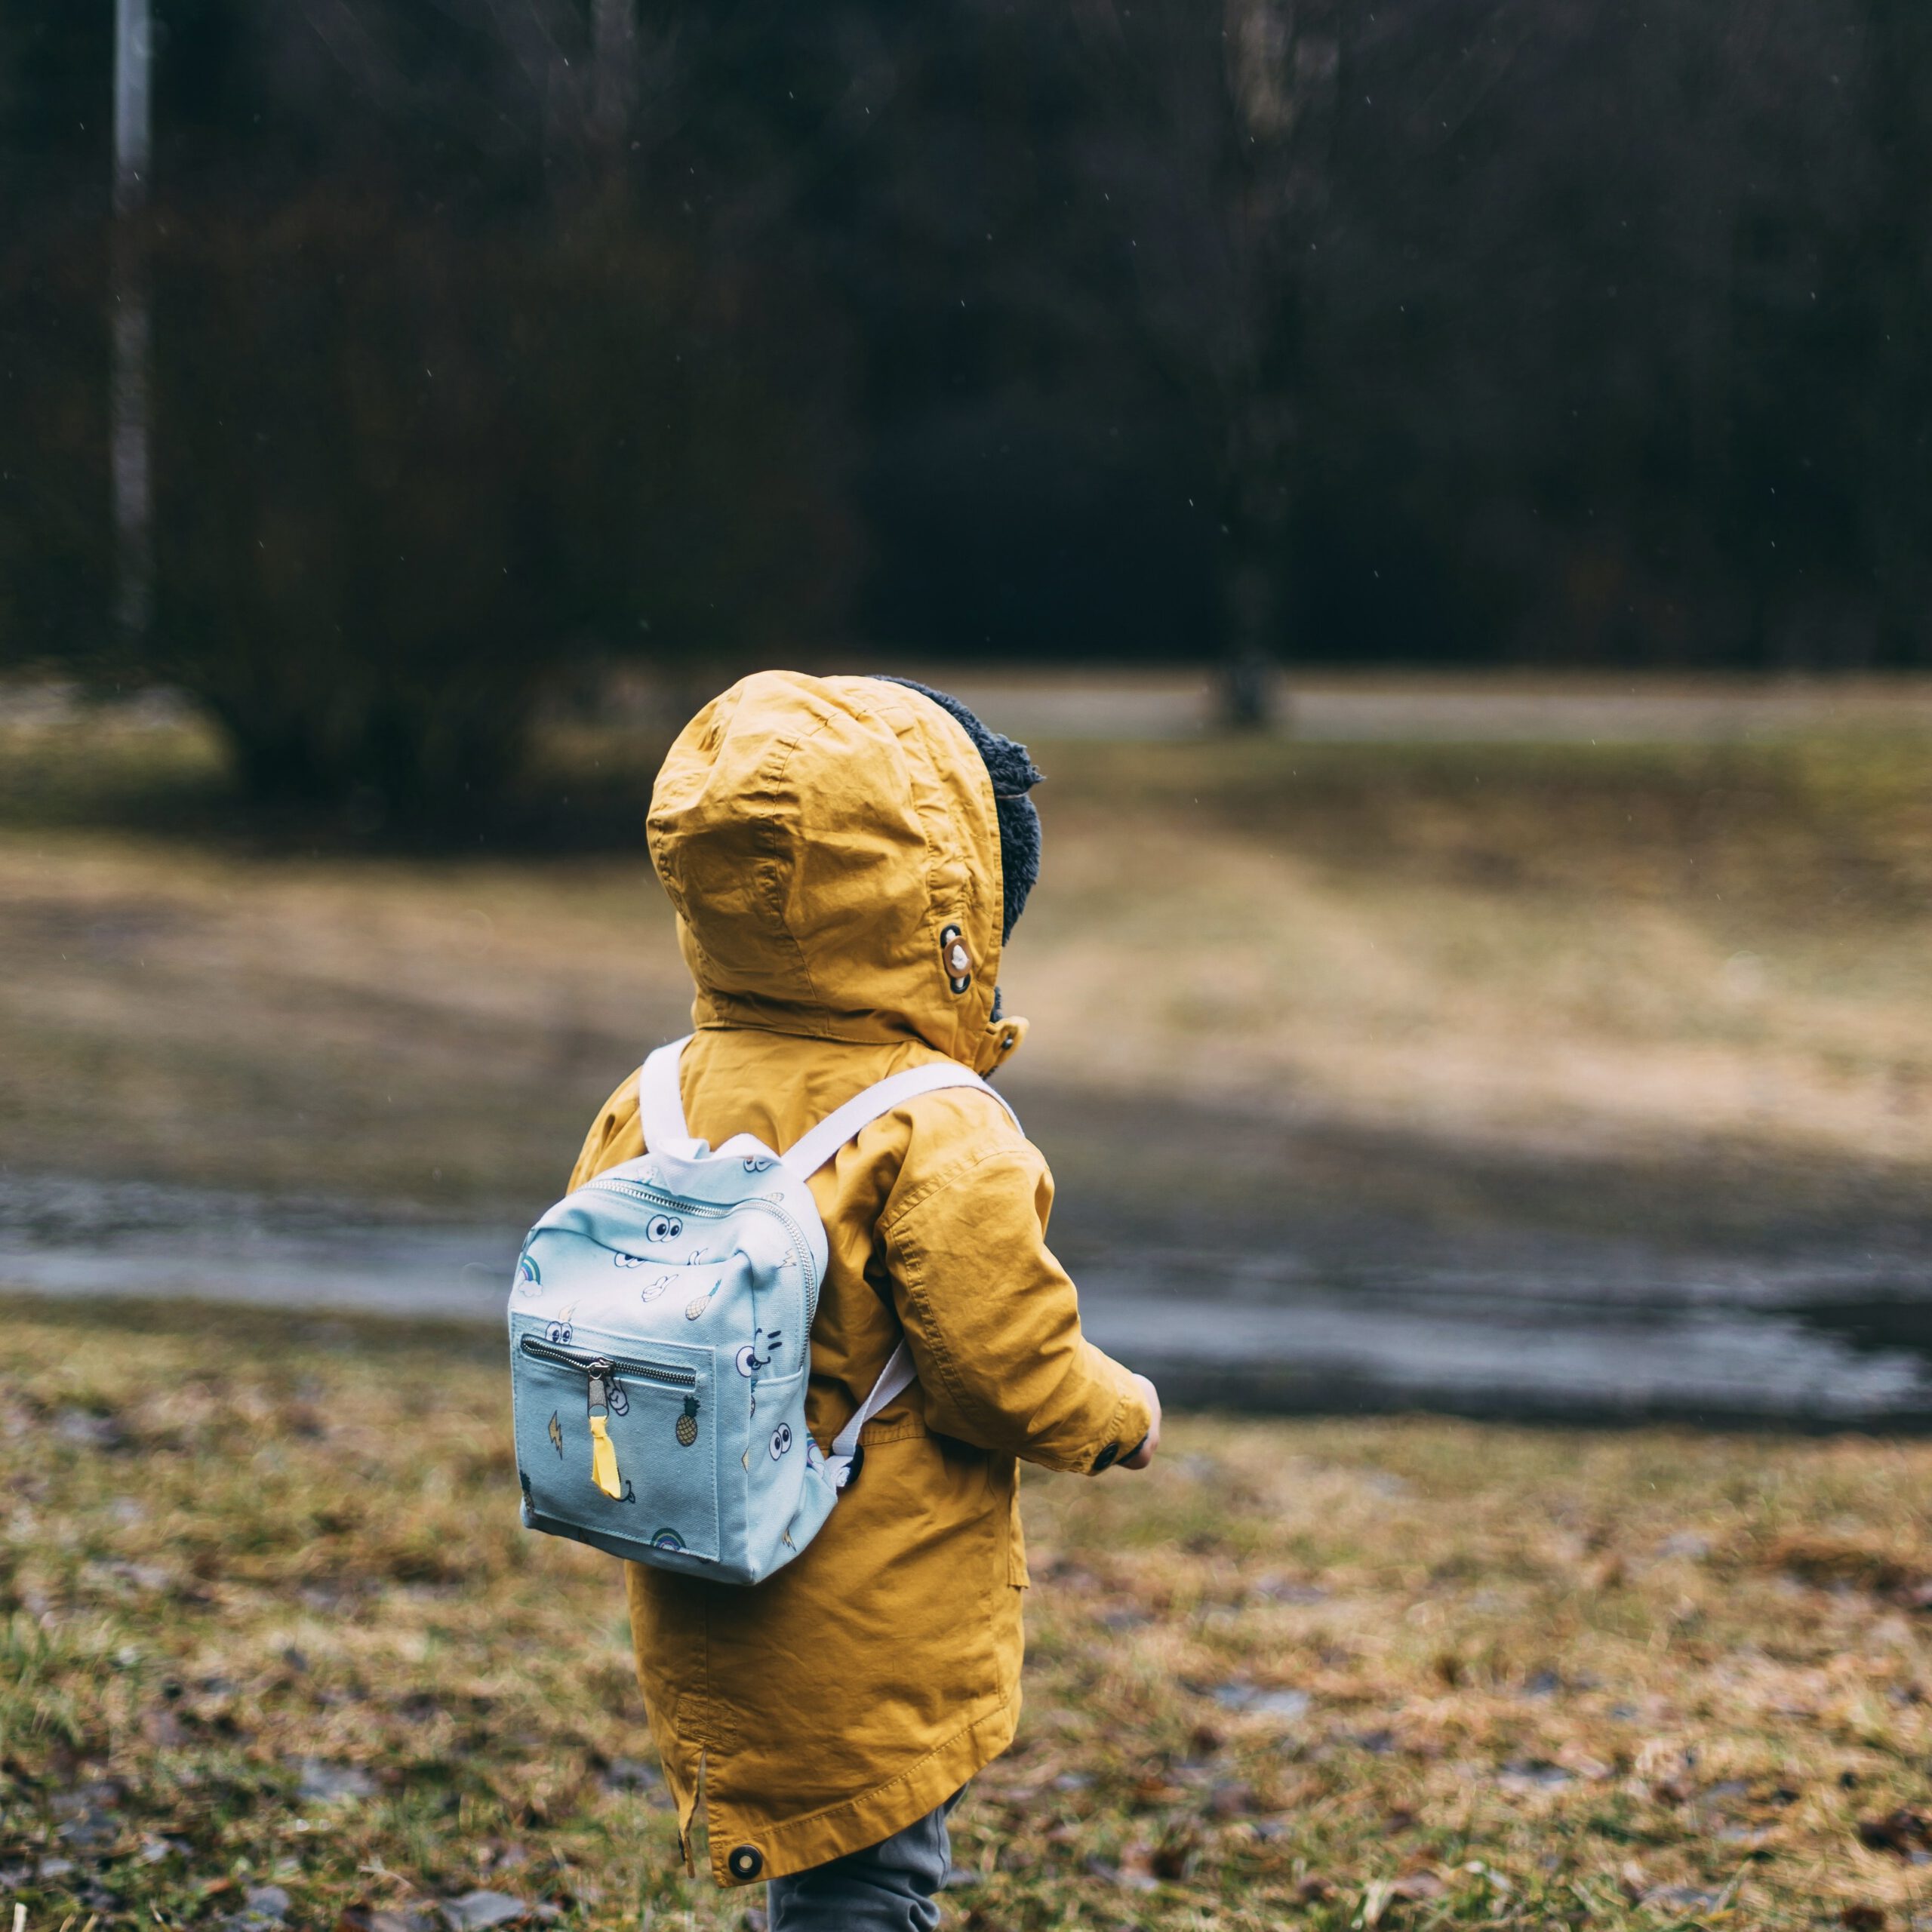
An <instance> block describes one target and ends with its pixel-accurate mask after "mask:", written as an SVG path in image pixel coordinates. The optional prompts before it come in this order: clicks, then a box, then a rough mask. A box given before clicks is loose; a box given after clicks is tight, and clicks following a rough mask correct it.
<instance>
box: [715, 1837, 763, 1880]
mask: <svg viewBox="0 0 1932 1932" xmlns="http://www.w3.org/2000/svg"><path fill="white" fill-rule="evenodd" d="M724 1863H725V1864H726V1865H727V1866H729V1867H730V1869H731V1876H732V1877H733V1878H756V1877H757V1876H758V1874H759V1873H760V1872H762V1871H763V1870H764V1853H763V1852H761V1851H760V1850H758V1847H757V1846H756V1845H755V1844H737V1845H734V1846H733V1847H731V1856H730V1857H728V1858H727V1859H726V1860H725V1861H724Z"/></svg>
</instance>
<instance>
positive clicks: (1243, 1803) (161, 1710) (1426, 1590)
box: [0, 1304, 1932, 1932]
mask: <svg viewBox="0 0 1932 1932" xmlns="http://www.w3.org/2000/svg"><path fill="white" fill-rule="evenodd" d="M503 1397H504V1377H503V1368H502V1365H501V1364H500V1362H499V1361H497V1359H496V1344H495V1343H494V1338H487V1337H486V1338H478V1337H476V1336H475V1335H474V1334H469V1333H467V1332H465V1331H458V1330H442V1331H438V1330H437V1329H435V1328H432V1327H426V1326H423V1327H377V1326H374V1325H370V1326H361V1327H358V1326H355V1325H352V1324H346V1323H343V1322H329V1323H327V1324H318V1323H315V1322H312V1321H308V1322H305V1321H300V1320H297V1321H288V1320H286V1319H276V1318H271V1317H269V1316H267V1315H237V1314H235V1313H234V1312H223V1313H220V1314H218V1315H217V1314H208V1313H198V1312H195V1311H193V1310H183V1309H177V1310H174V1311H172V1312H167V1311H162V1310H159V1309H152V1308H143V1309H132V1310H125V1311H122V1312H118V1313H116V1312H113V1311H109V1310H103V1309H95V1310H92V1311H90V1312H85V1313H79V1312H64V1313H63V1312H49V1311H48V1310H47V1309H44V1308H38V1307H35V1306H32V1305H31V1304H14V1305H11V1306H8V1307H6V1309H5V1321H4V1324H0V1441H4V1442H5V1484H6V1495H7V1505H6V1507H7V1512H8V1513H7V1516H6V1519H5V1538H4V1542H0V1595H3V1596H4V1602H5V1611H6V1617H5V1626H4V1628H5V1637H4V1641H5V1667H4V1669H0V1900H6V1899H11V1900H12V1901H13V1902H14V1903H17V1905H18V1906H19V1907H20V1909H21V1912H22V1914H23V1916H22V1917H20V1918H17V1919H16V1920H15V1921H14V1923H15V1924H20V1925H23V1926H24V1927H26V1932H57V1928H58V1927H60V1926H62V1925H63V1924H64V1925H67V1926H69V1927H70V1928H75V1927H82V1926H85V1925H86V1924H95V1925H96V1926H97V1927H101V1928H106V1927H123V1926H125V1927H134V1926H135V1925H137V1924H139V1925H153V1924H160V1925H172V1924H228V1925H232V1926H234V1927H238V1928H241V1927H267V1926H269V1925H270V1924H273V1923H274V1922H275V1921H285V1922H286V1923H288V1924H291V1925H294V1926H303V1927H309V1926H314V1927H331V1926H334V1927H341V1928H344V1932H351V1929H352V1928H368V1932H411V1928H423V1932H426V1928H428V1927H431V1926H432V1925H435V1924H438V1923H440V1922H441V1921H439V1920H438V1918H436V1916H435V1908H436V1905H437V1902H438V1901H439V1900H461V1899H463V1898H465V1897H467V1896H468V1895H469V1894H474V1893H478V1892H488V1893H494V1894H501V1895H503V1897H505V1898H506V1899H508V1900H513V1901H515V1909H517V1910H518V1911H522V1912H528V1913H530V1914H531V1915H534V1916H535V1917H536V1918H538V1919H540V1920H543V1921H548V1922H552V1923H555V1924H561V1925H567V1926H585V1927H592V1926H608V1927H617V1926H620V1925H635V1924H638V1923H640V1922H641V1923H643V1924H646V1925H657V1926H666V1927H669V1926H680V1927H693V1928H696V1927H712V1926H718V1927H733V1926H739V1925H744V1924H755V1921H751V1920H748V1919H747V1918H746V1917H745V1915H746V1912H748V1911H750V1910H753V1909H755V1908H756V1907H758V1906H759V1905H760V1904H761V1898H760V1897H759V1895H758V1894H756V1893H755V1892H752V1893H743V1892H741V1893H737V1894H730V1895H720V1894H716V1893H715V1892H714V1891H713V1890H712V1888H711V1887H710V1885H709V1881H708V1880H706V1881H702V1882H700V1881H694V1880H691V1879H688V1878H686V1877H685V1876H684V1875H682V1873H681V1870H680V1869H679V1868H678V1863H677V1860H676V1857H675V1838H674V1832H673V1829H672V1821H671V1818H670V1816H669V1812H668V1810H667V1808H666V1805H665V1803H664V1801H663V1794H662V1790H661V1787H660V1785H659V1784H658V1783H657V1777H656V1774H655V1772H654V1769H653V1767H651V1764H650V1762H649V1760H650V1758H651V1752H650V1749H649V1746H648V1740H647V1739H646V1737H645V1732H644V1730H643V1727H642V1724H641V1718H640V1713H639V1709H638V1701H637V1697H636V1693H635V1689H634V1687H633V1685H632V1681H631V1677H630V1672H629V1660H628V1654H627V1651H626V1644H625V1639H624V1635H623V1624H622V1606H621V1598H620V1592H619V1590H618V1588H617V1579H616V1575H615V1566H614V1565H613V1564H611V1563H610V1562H609V1561H608V1560H607V1559H605V1558H601V1557H598V1556H597V1555H595V1554H593V1553H592V1552H587V1551H584V1550H582V1549H577V1548H576V1547H574V1546H566V1545H564V1544H561V1543H556V1542H553V1541H551V1540H547V1539H540V1538H537V1537H532V1536H530V1535H528V1534H526V1533H525V1532H523V1531H521V1530H519V1529H518V1527H516V1523H515V1512H516V1485H515V1477H514V1475H513V1472H512V1465H511V1461H510V1455H509V1443H508V1441H507V1435H506V1428H505V1425H504V1417H503V1407H504V1403H503ZM1928 1494H1932V1447H1927V1446H1924V1445H1911V1446H1901V1445H1895V1444H1880V1443H1874V1442H1870V1441H1851V1440H1846V1441H1832V1442H1817V1441H1782V1442H1780V1441H1762V1440H1730V1439H1724V1438H1713V1437H1708V1436H1703V1437H1699V1436H1687V1435H1666V1434H1660V1433H1654V1432H1653V1433H1633V1434H1623V1435H1592V1434H1584V1433H1562V1434H1548V1433H1539V1432H1531V1431H1510V1430H1501V1429H1478V1428H1475V1427H1472V1426H1463V1425H1458V1424H1453V1423H1422V1422H1415V1423H1367V1424H1364V1423H1346V1424H1343V1423H1224V1422H1218V1421H1214V1420H1207V1419H1201V1418H1196V1419H1192V1420H1183V1421H1180V1422H1179V1423H1177V1424H1176V1425H1175V1426H1174V1430H1173V1434H1172V1440H1171V1445H1170V1450H1169V1453H1168V1454H1165V1455H1164V1457H1163V1458H1162V1459H1161V1462H1160V1463H1159V1464H1158V1466H1157V1467H1156V1469H1155V1471H1154V1472H1152V1474H1151V1475H1149V1476H1147V1477H1146V1478H1133V1477H1129V1476H1127V1475H1109V1476H1108V1477H1106V1478H1103V1479H1100V1480H1099V1481H1091V1482H1088V1481H1076V1480H1072V1479H1066V1478H1033V1479H1030V1480H1029V1486H1028V1487H1027V1490H1026V1515H1027V1521H1028V1525H1029V1538H1030V1542H1031V1547H1032V1558H1033V1570H1034V1574H1035V1579H1036V1587H1035V1590H1034V1591H1033V1593H1032V1603H1031V1605H1030V1615H1031V1622H1032V1652H1031V1660H1030V1662H1029V1668H1028V1678H1027V1687H1026V1697H1027V1716H1026V1722H1025V1724H1024V1726H1023V1732H1022V1741H1021V1743H1020V1746H1018V1748H1017V1749H1015V1750H1014V1752H1013V1753H1012V1754H1011V1755H1009V1756H1008V1758H1005V1759H1004V1760H1003V1761H1001V1762H1000V1763H999V1764H997V1765H996V1766H995V1767H992V1769H991V1770H989V1772H988V1773H987V1774H986V1776H985V1777H983V1779H982V1780H980V1781H979V1782H978V1783H977V1785H976V1786H975V1787H974V1792H973V1795H972V1796H971V1798H969V1800H968V1803H967V1804H966V1805H965V1807H964V1809H963V1810H962V1811H961V1814H960V1817H959V1819H958V1824H957V1826H956V1830H955V1856H956V1858H957V1861H958V1864H959V1866H961V1883H960V1884H959V1886H958V1889H956V1890H951V1891H949V1894H948V1904H949V1911H950V1913H951V1916H952V1923H953V1924H955V1925H958V1926H962V1927H967V1928H971V1929H972V1932H995V1928H1001V1927H1006V1928H1013V1929H1014V1932H1019V1928H1029V1932H1031V1928H1045V1927H1075V1926H1080V1927H1097V1928H1110V1927H1121V1926H1133V1927H1174V1928H1183V1927H1189V1928H1201V1927H1220V1928H1229V1932H1236V1929H1237V1928H1250V1927H1253V1928H1260V1927H1274V1926H1279V1925H1282V1924H1296V1925H1303V1926H1306V1927H1310V1928H1315V1929H1316V1932H1343V1928H1361V1927H1374V1926H1377V1925H1380V1926H1384V1927H1417V1928H1423V1927H1438V1926H1439V1927H1447V1926H1453V1925H1483V1926H1488V1927H1553V1926H1563V1927H1581V1926H1584V1925H1589V1926H1592V1927H1632V1928H1635V1927H1644V1928H1657V1927H1666V1926H1674V1925H1711V1926H1721V1927H1729V1926H1739V1927H1746V1926H1749V1927H1813V1926H1817V1925H1820V1924H1837V1925H1842V1926H1844V1927H1851V1928H1854V1932H1856V1928H1875V1927H1888V1926H1889V1927H1901V1928H1903V1927H1908V1926H1911V1925H1923V1924H1927V1923H1928V1922H1932V1859H1929V1858H1928V1847H1932V1820H1928V1815H1927V1772H1926V1764H1927V1757H1928V1753H1932V1624H1928V1621H1927V1614H1926V1607H1927V1604H1928V1603H1932V1516H1928V1513H1927V1507H1926V1498H1927V1495H1928ZM468 1909H469V1911H470V1912H476V1911H477V1910H478V1907H477V1906H476V1905H475V1903H474V1902H473V1901H472V1904H471V1906H469V1908H468ZM500 1909H502V1910H503V1911H505V1912H509V1911H510V1910H511V1909H512V1907H511V1906H507V1905H506V1906H501V1907H500ZM640 1915H641V1916H640ZM459 1922H460V1921H459Z"/></svg>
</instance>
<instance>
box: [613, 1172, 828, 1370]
mask: <svg viewBox="0 0 1932 1932" xmlns="http://www.w3.org/2000/svg"><path fill="white" fill-rule="evenodd" d="M593 1189H595V1190H596V1191H597V1192H600V1193H604V1194H623V1195H629V1197H630V1198H632V1199H633V1200H635V1201H648V1203H649V1204H651V1206H652V1207H674V1208H675V1209H676V1210H677V1211H678V1213H679V1214H696V1215H697V1216H699V1217H700V1218H703V1219H706V1220H713V1221H721V1220H724V1217H726V1216H727V1215H729V1214H736V1213H737V1211H738V1210H739V1209H740V1207H756V1208H759V1209H761V1210H762V1211H764V1213H766V1214H775V1215H776V1216H777V1217H778V1222H779V1225H780V1226H781V1227H783V1229H784V1230H785V1236H786V1239H787V1240H788V1241H790V1243H791V1244H792V1254H795V1256H796V1257H798V1267H799V1269H800V1272H801V1273H802V1274H803V1275H804V1278H805V1328H806V1331H807V1333H808V1334H809V1333H810V1332H811V1325H812V1323H813V1321H814V1319H815V1318H816V1317H817V1314H818V1270H817V1268H815V1267H814V1266H813V1264H812V1251H811V1247H809V1246H808V1244H807V1243H806V1241H805V1238H804V1235H803V1234H802V1233H801V1232H800V1230H799V1227H798V1223H797V1221H796V1220H794V1219H793V1218H792V1216H791V1215H789V1214H787V1213H786V1211H785V1210H784V1209H783V1208H782V1207H780V1206H779V1205H778V1204H777V1202H776V1201H765V1200H762V1199H761V1198H759V1197H758V1195H752V1196H751V1197H750V1198H748V1199H746V1200H743V1201H734V1202H733V1203H732V1204H731V1206H730V1207H717V1206H715V1205H714V1204H712V1202H710V1201H686V1200H685V1199H683V1198H681V1197H680V1196H679V1195H675V1194H666V1192H664V1191H663V1189H662V1188H656V1187H646V1186H644V1185H643V1184H642V1183H641V1182H638V1181H634V1180H616V1179H614V1178H613V1177H611V1176H609V1175H607V1174H600V1175H598V1177H597V1178H596V1179H595V1180H587V1181H586V1182H585V1183H584V1184H583V1192H585V1193H586V1194H588V1193H589V1192H592V1190H593Z"/></svg>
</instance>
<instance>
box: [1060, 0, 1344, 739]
mask: <svg viewBox="0 0 1932 1932" xmlns="http://www.w3.org/2000/svg"><path fill="white" fill-rule="evenodd" d="M1338 14H1339V0H1223V4H1222V5H1221V7H1220V9H1219V11H1218V12H1217V11H1216V10H1214V9H1212V8H1202V7H1200V6H1199V5H1195V4H1192V0H1143V5H1140V6H1137V7H1134V8H1128V7H1127V6H1125V5H1115V4H1113V0H1095V4H1093V5H1090V6H1088V8H1087V9H1086V10H1085V11H1084V12H1083V13H1082V14H1081V16H1080V25H1081V35H1082V40H1083V43H1084V48H1085V51H1086V54H1087V57H1088V72H1089V73H1090V75H1091V76H1092V78H1093V80H1094V93H1095V97H1096V106H1095V121H1096V125H1098V126H1100V127H1103V128H1106V127H1108V126H1109V124H1111V125H1112V132H1111V133H1110V134H1103V135H1102V136H1101V137H1100V139H1099V140H1098V141H1097V143H1095V144H1094V147H1093V149H1092V150H1091V153H1092V160H1093V163H1094V171H1095V173H1096V174H1097V175H1098V177H1100V179H1101V180H1103V181H1105V182H1106V183H1109V184H1110V185H1109V186H1107V188H1106V190H1105V192H1106V195H1107V198H1108V201H1109V204H1113V203H1114V202H1115V196H1116V195H1118V198H1119V200H1118V208H1117V211H1118V214H1119V215H1120V217H1121V220H1122V223H1123V225H1124V228H1125V230H1126V241H1127V245H1128V251H1129V253H1130V256H1131V261H1132V264H1133V268H1134V281H1135V286H1136V288H1137V291H1138V295H1139V303H1138V315H1137V321H1138V325H1139V327H1140V332H1141V334H1142V335H1143V339H1144V340H1145V343H1146V345H1147V346H1148V347H1149V349H1151V351H1152V355H1153V358H1154V359H1155V361H1156V363H1157V364H1158V366H1159V367H1160V368H1161V369H1162V370H1164V371H1165V373H1166V374H1167V375H1168V378H1169V379H1170V380H1171V382H1172V383H1174V385H1175V386H1176V387H1177V389H1179V390H1180V392H1181V393H1182V395H1183V397H1184V398H1186V401H1187V404H1188V405H1189V408H1191V409H1192V411H1195V413H1196V414H1197V416H1198V418H1199V420H1201V422H1202V423H1204V425H1206V426H1207V427H1208V430H1209V433H1210V435H1211V438H1212V440H1213V442H1214V445H1215V449H1216V460H1217V479H1216V480H1217V512H1218V516H1219V521H1220V539H1221V542H1220V556H1221V561H1220V586H1221V598H1222V605H1223V650H1222V654H1221V663H1222V698H1223V710H1224V712H1225V715H1226V718H1227V720H1228V721H1229V723H1231V724H1236V725H1241V726H1250V727H1252V726H1257V725H1260V724H1263V723H1265V722H1266V721H1267V719H1268V717H1269V713H1270V711H1271V709H1272V699H1273V691H1274V685H1275V676H1276V670H1277V666H1278V659H1279V651H1280V645H1281V638H1282V636H1283V632H1284V627H1285V625H1286V623H1287V617H1288V613H1289V610H1290V608H1291V607H1290V601H1289V599H1290V591H1291V586H1290V584H1289V583H1288V571H1289V562H1290V558H1289V542H1290V531H1291V522H1292V520H1293V510H1294V502H1295V497H1296V493H1297V489H1298V488H1299V487H1300V481H1301V478H1300V475H1299V471H1298V463H1297V458H1298V454H1299V444H1300V426H1301V416H1302V410H1303V401H1304V395H1303V383H1304V380H1305V361H1304V356H1303V339H1304V334H1305V326H1304V325H1305V315H1304V312H1303V311H1304V305H1305V302H1306V291H1307V285H1308V265H1309V257H1311V255H1312V254H1313V253H1314V252H1315V251H1317V250H1318V248H1319V246H1320V231H1321V219H1322V215H1323V213H1324V209H1325V208H1326V206H1327V200H1328V182H1329V171H1330V161H1331V144H1332V141H1333V137H1334V119H1335V115H1334V109H1335V100H1336V89H1337V83H1338V78H1339V74H1340V64H1341V51H1340V38H1339V20H1338Z"/></svg>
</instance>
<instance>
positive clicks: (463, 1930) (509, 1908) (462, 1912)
mask: <svg viewBox="0 0 1932 1932" xmlns="http://www.w3.org/2000/svg"><path fill="white" fill-rule="evenodd" d="M529 1911H530V1907H529V1906H528V1904H526V1903H525V1901H524V1900H521V1899H519V1898H512V1897H511V1896H510V1894H509V1893H508V1892H481V1891H478V1892H465V1893H463V1894H462V1895H461V1896H460V1897H457V1898H453V1899H445V1900H443V1901H442V1913H443V1916H444V1918H446V1919H448V1921H449V1923H450V1927H451V1932H481V1928H482V1927H485V1926H488V1925H507V1924H509V1922H510V1921H511V1920H512V1919H513V1918H525V1917H526V1916H527V1915H528V1913H529Z"/></svg>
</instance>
